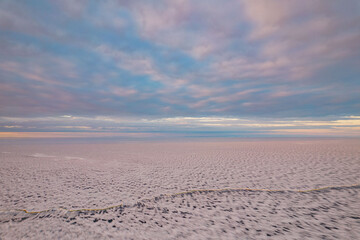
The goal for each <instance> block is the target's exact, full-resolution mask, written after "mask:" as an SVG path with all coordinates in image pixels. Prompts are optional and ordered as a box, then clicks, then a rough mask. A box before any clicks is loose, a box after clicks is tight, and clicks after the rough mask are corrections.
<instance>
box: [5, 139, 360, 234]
mask: <svg viewBox="0 0 360 240" xmlns="http://www.w3.org/2000/svg"><path fill="white" fill-rule="evenodd" d="M4 152H6V153H4ZM29 156H31V157H29ZM0 166H1V167H0V171H1V172H0V173H1V174H0V189H1V190H0V191H1V195H0V209H1V210H5V212H1V213H0V216H1V218H0V238H4V239H19V238H27V239H28V238H34V239H39V238H65V239H66V238H68V239H73V238H78V239H89V238H93V239H98V238H111V237H117V238H119V237H120V238H125V239H126V238H130V239H132V238H135V239H176V238H179V239H181V238H187V239H199V238H210V239H219V238H223V239H229V238H230V239H232V238H233V239H239V238H241V237H242V238H245V239H246V238H248V239H261V238H263V239H267V238H280V239H282V238H283V239H292V238H293V239H304V238H305V239H306V238H309V239H313V238H319V239H321V238H325V239H326V238H328V239H337V238H340V239H359V238H360V205H359V202H360V201H359V190H360V189H359V188H358V187H353V188H338V189H328V190H323V191H318V192H310V193H294V192H247V191H245V192H244V191H225V192H197V193H192V194H183V195H176V196H173V197H167V196H165V194H172V193H177V192H182V191H187V190H191V189H223V188H257V189H258V188H266V189H284V190H287V189H312V188H319V187H324V186H330V185H351V184H356V183H360V174H359V171H360V141H359V140H356V139H352V140H346V139H335V140H334V139H333V140H324V139H312V140H305V139H302V140H275V139H272V140H251V141H246V140H227V141H206V142H205V141H192V142H184V141H182V142H128V143H126V142H122V143H110V142H107V143H71V144H66V143H61V144H60V143H51V142H46V143H33V144H32V143H26V144H22V143H16V142H12V143H4V144H1V145H0ZM146 199H149V200H146ZM121 203H122V204H124V207H118V208H114V209H110V210H107V211H100V212H87V211H84V212H73V213H69V212H67V211H65V210H59V208H65V209H80V208H103V207H107V206H111V205H117V204H121ZM16 209H27V210H33V211H35V210H43V209H54V210H53V211H51V212H46V213H41V214H26V213H23V212H19V211H9V210H16Z"/></svg>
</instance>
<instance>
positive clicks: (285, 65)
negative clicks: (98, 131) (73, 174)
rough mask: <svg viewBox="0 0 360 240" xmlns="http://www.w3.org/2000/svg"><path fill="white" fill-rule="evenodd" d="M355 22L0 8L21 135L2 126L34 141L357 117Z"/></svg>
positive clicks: (314, 11) (248, 12) (317, 10)
mask: <svg viewBox="0 0 360 240" xmlns="http://www.w3.org/2000/svg"><path fill="white" fill-rule="evenodd" d="M359 22H360V4H359V2H358V1H356V0H349V1H346V2H339V1H331V0H330V1H307V2H299V1H235V0H231V1H225V2H224V1H218V0H210V1H209V0H207V1H205V0H199V1H190V0H172V1H165V0H163V1H162V0H159V1H124V0H107V1H95V2H94V1H88V0H81V1H75V2H74V1H63V0H62V1H60V0H59V1H51V2H49V1H43V0H36V1H32V2H31V3H30V2H29V1H11V0H4V1H1V2H0V116H1V117H2V118H1V122H0V124H1V125H2V130H3V131H14V129H23V128H16V127H13V128H6V127H5V126H19V124H17V122H16V121H7V120H6V119H9V118H12V119H15V118H17V119H31V121H32V125H31V126H33V127H35V129H37V130H39V131H40V130H41V131H44V130H46V129H48V131H54V130H56V131H62V130H61V129H63V130H64V131H65V130H69V129H71V128H72V127H76V126H81V123H76V124H75V125H69V126H68V128H66V126H65V125H64V124H60V125H58V126H62V127H60V128H57V126H56V125H51V126H47V125H46V123H45V122H44V121H42V120H41V119H47V118H57V119H63V118H61V117H60V116H63V115H72V116H78V117H84V118H87V119H95V120H96V119H99V118H111V119H114V118H115V119H118V118H121V119H123V118H126V119H132V121H133V122H136V123H139V124H140V123H143V122H142V119H149V120H151V121H155V120H156V119H157V120H159V119H177V118H189V119H190V118H194V119H197V118H199V119H201V118H207V117H211V118H226V119H231V118H235V119H248V120H252V121H254V122H255V123H254V124H257V122H259V121H260V122H261V123H259V124H265V125H266V124H270V125H271V124H275V123H273V121H282V120H284V121H286V122H288V121H290V122H291V121H293V120H294V119H297V120H299V121H309V119H310V121H311V119H313V120H315V121H323V120H324V121H327V120H329V119H330V120H331V121H333V120H334V119H335V120H341V119H343V118H344V117H346V116H358V115H360V79H359V76H360V68H359V66H360V50H359V49H360V24H359ZM260 119H261V120H260ZM269 119H271V120H269ZM95 120H94V121H95ZM29 121H30V120H29ZM35 121H37V122H35ZM159 121H160V120H159ZM269 121H270V123H269ZM225 122H227V121H225ZM92 124H93V125H91V124H90V126H89V127H90V128H91V129H94V128H101V127H102V126H103V127H105V126H106V124H105V125H102V124H104V122H99V121H97V122H96V123H95V122H93V123H92ZM147 124H148V123H147ZM192 124H193V126H196V127H198V129H203V127H204V126H203V125H201V126H199V125H197V123H196V121H195V122H192ZM221 124H226V123H221ZM276 124H277V123H276ZM289 124H293V123H289ZM150 125H151V124H150ZM270 125H268V129H267V130H269V131H267V133H269V134H270V133H271V131H270V130H271V128H272V127H273V129H272V130H274V131H272V132H273V133H274V132H275V130H276V131H281V132H282V133H288V132H286V131H290V130H286V131H285V130H280V129H277V128H276V126H270ZM189 126H190V125H189ZM328 126H330V127H331V128H334V127H335V126H334V125H331V124H330V125H328ZM27 127H29V126H27ZM64 127H65V128H64ZM113 127H133V126H132V125H131V124H127V125H126V126H123V125H122V124H120V125H119V123H116V124H115V125H114V126H113ZM196 127H194V128H196ZM207 127H210V125H208V126H207ZM223 127H224V126H223V125H212V127H211V131H223ZM231 127H232V128H231V129H233V127H234V126H231ZM242 127H243V128H242V131H243V130H244V131H245V130H246V129H248V130H249V129H250V130H249V131H252V128H251V125H247V126H245V125H242ZM287 127H289V128H290V129H291V126H287ZM336 127H338V130H336V131H340V130H339V129H340V128H341V127H342V126H336ZM352 127H354V126H352ZM74 129H77V130H81V131H91V129H86V128H83V129H79V128H74ZM152 129H153V130H154V129H157V131H164V132H165V129H167V128H166V127H165V125H161V124H160V125H159V124H158V125H156V126H152ZM143 130H144V129H143ZM195 130H196V129H195ZM195 130H194V131H195ZM119 131H120V130H119ZM154 131H155V130H154ZM293 132H294V131H293ZM295 132H296V131H295ZM305 132H306V131H305ZM336 133H337V132H336ZM336 133H334V135H336ZM345 135H346V134H345Z"/></svg>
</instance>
